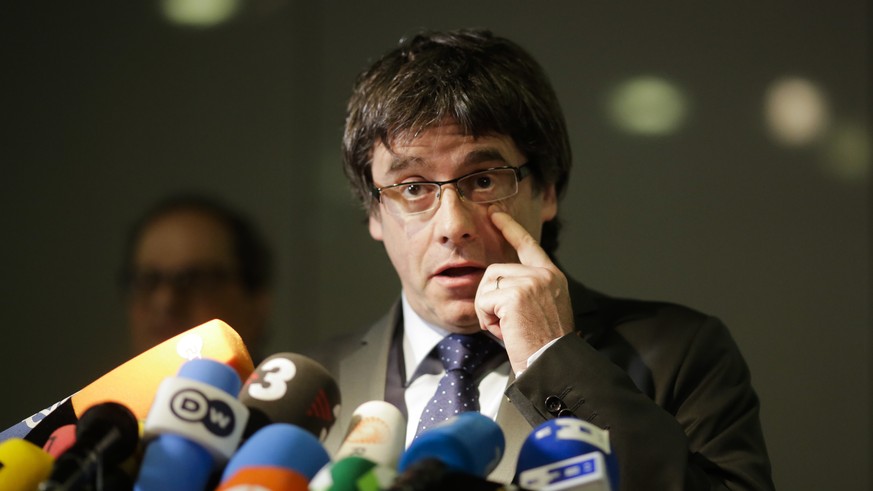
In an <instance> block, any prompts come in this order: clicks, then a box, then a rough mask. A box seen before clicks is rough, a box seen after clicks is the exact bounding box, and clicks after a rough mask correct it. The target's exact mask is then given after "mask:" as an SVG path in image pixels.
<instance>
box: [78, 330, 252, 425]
mask: <svg viewBox="0 0 873 491" xmlns="http://www.w3.org/2000/svg"><path fill="white" fill-rule="evenodd" d="M195 358H209V359H212V360H216V361H219V362H222V363H224V364H226V365H229V366H230V367H231V368H233V369H234V370H235V371H236V372H237V374H238V375H239V377H240V379H241V380H245V379H246V378H248V376H249V375H250V374H251V373H252V371H254V369H255V367H254V365H253V363H252V358H251V355H249V352H248V350H247V349H246V346H245V344H243V341H242V338H240V336H239V334H237V332H236V331H234V330H233V328H231V327H230V326H229V325H227V324H226V323H225V322H224V321H221V320H218V319H214V320H211V321H209V322H206V323H205V324H201V325H199V326H197V327H194V328H191V329H189V330H187V331H185V332H183V333H181V334H179V335H177V336H174V337H172V338H170V339H168V340H166V341H164V342H162V343H161V344H159V345H157V346H155V347H153V348H151V349H149V350H148V351H145V352H143V353H141V354H139V355H137V356H136V357H134V358H131V359H130V360H128V361H127V362H125V363H123V364H121V365H119V366H118V367H116V368H114V369H113V370H112V371H110V372H108V373H106V374H105V375H103V376H102V377H100V378H98V379H97V380H95V381H94V382H91V383H90V384H88V385H87V386H85V387H84V388H83V389H82V390H80V391H78V392H76V393H75V394H73V395H72V396H71V399H72V405H73V409H74V411H75V413H76V416H77V417H78V416H81V415H82V413H84V412H85V411H86V410H87V409H88V408H89V407H91V406H93V405H95V404H100V403H102V402H109V401H112V402H119V403H121V404H123V405H125V406H127V407H128V408H129V409H130V410H131V412H133V414H134V415H135V416H136V417H137V419H139V420H144V419H146V416H147V415H148V412H149V409H150V408H151V406H152V401H153V400H154V397H155V392H157V390H158V385H159V384H160V383H161V382H162V381H163V380H164V379H165V378H167V377H170V376H173V375H175V374H176V373H177V372H178V371H179V367H180V366H182V364H183V363H185V362H186V361H188V360H192V359H195Z"/></svg>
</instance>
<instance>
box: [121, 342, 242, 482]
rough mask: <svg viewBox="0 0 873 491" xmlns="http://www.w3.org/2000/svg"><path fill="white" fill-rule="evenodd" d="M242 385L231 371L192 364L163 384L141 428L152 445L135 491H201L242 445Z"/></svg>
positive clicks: (201, 361)
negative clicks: (240, 396)
mask: <svg viewBox="0 0 873 491" xmlns="http://www.w3.org/2000/svg"><path fill="white" fill-rule="evenodd" d="M241 385H242V382H241V381H240V379H239V376H237V373H236V372H235V371H234V370H233V369H232V368H231V367H229V366H228V365H225V364H224V363H221V362H218V361H216V360H210V359H199V360H191V361H188V362H186V363H185V364H184V365H182V367H181V368H180V369H179V374H178V376H174V377H168V378H167V379H165V380H164V381H163V382H161V385H160V387H159V388H158V391H157V393H156V395H155V398H154V404H153V405H152V408H151V410H150V411H149V415H148V418H146V421H145V424H144V426H143V434H144V439H145V440H146V441H147V442H148V443H147V445H146V447H145V452H144V454H143V459H142V465H141V466H140V470H139V474H138V475H137V481H136V489H137V491H186V490H190V489H203V488H204V487H205V486H206V485H207V483H208V481H209V478H210V475H211V474H212V473H213V472H214V471H216V470H217V469H218V468H219V466H220V465H223V464H224V463H225V462H227V460H228V459H229V458H230V457H231V455H232V454H233V452H234V451H235V450H236V449H237V446H238V445H239V441H240V437H241V436H242V432H243V428H244V427H245V424H246V419H247V418H248V409H246V407H245V406H243V405H242V403H240V402H239V401H238V400H237V398H236V394H237V393H238V391H239V388H240V386H241Z"/></svg>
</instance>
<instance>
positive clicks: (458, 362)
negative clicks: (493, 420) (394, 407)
mask: <svg viewBox="0 0 873 491" xmlns="http://www.w3.org/2000/svg"><path fill="white" fill-rule="evenodd" d="M434 349H435V352H436V354H437V356H438V357H439V360H440V361H441V362H442V364H443V367H444V368H445V369H446V374H445V375H443V378H442V379H440V382H439V385H438V386H437V389H436V392H435V393H434V396H433V398H432V399H431V400H430V402H428V403H427V406H426V407H425V408H424V411H423V412H422V413H421V419H420V420H419V421H418V430H417V431H416V432H415V435H416V437H418V435H420V434H421V432H422V431H424V430H426V429H428V428H431V427H433V426H434V425H436V424H438V423H441V422H443V421H445V420H447V419H449V418H450V417H452V416H454V415H456V414H460V413H463V412H467V411H478V410H479V387H478V378H479V377H478V375H479V373H478V372H477V370H478V369H479V368H481V367H482V366H483V365H484V364H485V363H486V362H487V361H488V360H490V359H491V358H493V357H494V355H496V354H499V353H501V352H503V347H502V346H500V344H499V343H498V342H497V341H495V340H493V339H492V338H490V337H489V336H487V335H485V333H477V334H450V335H448V336H446V337H445V338H443V340H442V341H440V342H439V344H437V346H436V348H434Z"/></svg>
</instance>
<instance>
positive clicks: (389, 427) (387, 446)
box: [334, 401, 406, 468]
mask: <svg viewBox="0 0 873 491" xmlns="http://www.w3.org/2000/svg"><path fill="white" fill-rule="evenodd" d="M405 442H406V418H404V417H403V414H402V413H401V412H400V410H399V409H397V408H396V407H395V406H394V405H393V404H390V403H388V402H385V401H369V402H365V403H363V404H361V405H360V406H358V408H357V409H355V412H354V413H352V419H351V422H350V423H349V428H348V431H347V432H346V436H345V439H344V440H343V443H342V445H340V448H339V449H338V450H337V452H336V455H335V456H334V461H335V462H336V461H339V460H341V459H343V458H345V457H351V456H355V457H363V458H365V459H367V460H369V461H371V462H374V463H376V464H377V465H384V466H386V467H390V468H396V467H397V462H398V460H400V454H401V453H402V452H403V449H404V446H405Z"/></svg>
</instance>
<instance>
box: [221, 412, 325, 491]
mask: <svg viewBox="0 0 873 491" xmlns="http://www.w3.org/2000/svg"><path fill="white" fill-rule="evenodd" d="M328 462H330V455H328V453H327V450H325V449H324V446H322V444H321V442H320V441H318V438H316V437H315V436H314V435H312V434H311V433H310V432H308V431H306V430H304V429H303V428H300V427H299V426H295V425H292V424H288V423H273V424H270V425H267V426H265V427H263V428H261V429H260V430H258V431H256V432H255V433H254V434H253V435H252V436H251V437H249V439H248V440H246V442H245V443H244V444H242V446H240V448H239V450H237V452H236V453H235V454H234V455H233V457H232V458H231V459H230V461H229V462H228V463H227V467H225V469H224V473H223V474H222V477H221V480H222V481H225V480H227V479H229V478H231V477H232V476H233V475H234V474H236V473H237V472H238V471H240V470H242V469H244V468H246V467H255V466H259V467H264V466H274V467H281V468H285V469H290V470H292V471H294V472H297V473H298V474H301V475H303V476H305V477H306V479H307V480H311V479H312V477H313V476H315V474H316V473H317V472H318V471H319V469H321V468H322V467H324V466H325V465H326V464H327V463H328Z"/></svg>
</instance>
